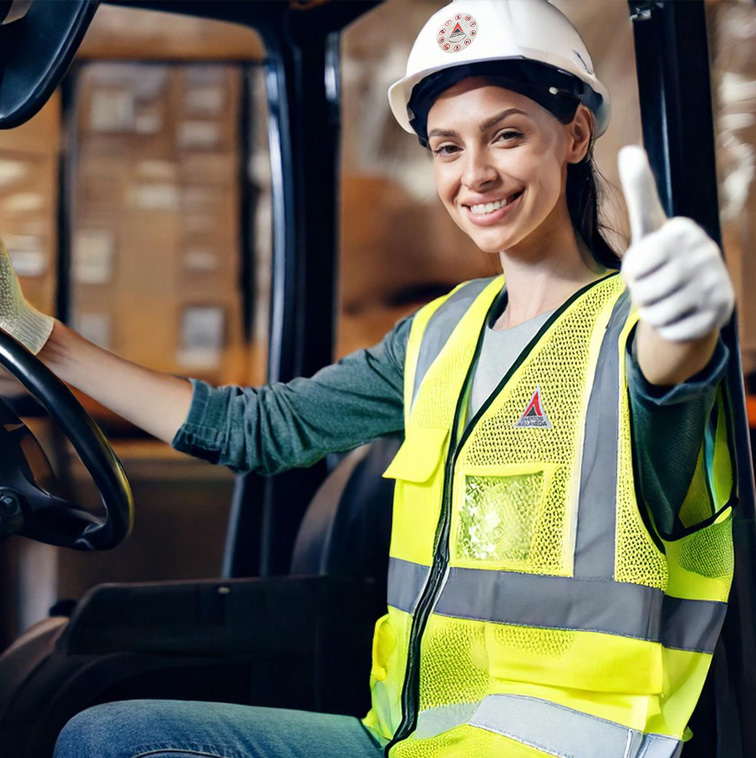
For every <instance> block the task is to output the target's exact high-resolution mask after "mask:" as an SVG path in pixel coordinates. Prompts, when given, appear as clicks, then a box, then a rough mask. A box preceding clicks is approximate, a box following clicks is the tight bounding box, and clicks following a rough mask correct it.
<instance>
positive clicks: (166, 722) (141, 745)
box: [54, 700, 383, 758]
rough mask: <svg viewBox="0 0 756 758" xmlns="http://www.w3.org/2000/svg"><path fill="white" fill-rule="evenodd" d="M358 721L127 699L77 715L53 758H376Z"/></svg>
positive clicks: (375, 748) (378, 755)
mask: <svg viewBox="0 0 756 758" xmlns="http://www.w3.org/2000/svg"><path fill="white" fill-rule="evenodd" d="M382 755H383V751H382V750H381V747H380V745H379V744H378V743H377V742H376V741H375V740H374V739H373V737H372V736H371V735H370V734H369V732H368V731H367V730H366V729H365V727H363V726H362V724H361V723H360V721H359V719H356V718H353V717H351V716H334V715H330V714H323V713H306V712H304V711H288V710H283V709H278V708H258V707H254V706H247V705H229V704H228V703H195V702H184V701H178V700H127V701H123V702H118V703H106V704H105V705H98V706H95V707H94V708H89V709H88V710H86V711H83V712H82V713H80V714H78V715H77V716H75V717H74V718H72V719H71V721H69V722H68V724H67V725H66V727H65V728H64V729H63V731H62V732H61V734H60V736H59V737H58V742H57V745H56V746H55V755H54V758H143V757H144V758H147V756H149V758H198V756H201V757H208V758H381V756H382Z"/></svg>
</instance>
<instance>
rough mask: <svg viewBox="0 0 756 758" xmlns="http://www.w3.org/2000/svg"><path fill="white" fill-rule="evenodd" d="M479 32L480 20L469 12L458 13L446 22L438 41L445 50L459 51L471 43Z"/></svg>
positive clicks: (437, 37) (439, 33)
mask: <svg viewBox="0 0 756 758" xmlns="http://www.w3.org/2000/svg"><path fill="white" fill-rule="evenodd" d="M477 34H478V22H477V21H476V20H475V19H474V18H473V17H472V16H471V15H469V14H467V13H457V14H456V15H455V16H453V17H452V18H450V19H447V20H446V21H445V22H444V25H443V26H442V27H441V30H440V31H439V32H438V35H437V36H436V42H438V46H439V47H440V48H441V49H442V50H443V51H444V52H446V53H458V52H459V51H460V50H462V48H465V47H468V46H469V45H471V44H472V42H473V40H474V39H475V36H476V35H477Z"/></svg>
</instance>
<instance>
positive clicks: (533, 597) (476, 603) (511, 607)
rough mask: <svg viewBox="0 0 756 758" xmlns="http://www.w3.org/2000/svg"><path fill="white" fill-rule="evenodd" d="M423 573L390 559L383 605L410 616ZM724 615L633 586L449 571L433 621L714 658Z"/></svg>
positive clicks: (700, 603)
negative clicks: (616, 638) (617, 641)
mask: <svg viewBox="0 0 756 758" xmlns="http://www.w3.org/2000/svg"><path fill="white" fill-rule="evenodd" d="M428 570H429V569H428V567H427V566H420V565H418V564H415V563H411V562H409V561H403V560H399V559H397V558H391V560H390V563H389V588H388V604H389V605H391V606H393V607H395V608H398V609H399V610H402V611H406V612H407V613H412V612H413V611H414V608H415V605H416V603H417V598H418V597H419V595H420V592H421V591H422V589H423V587H424V585H425V581H426V578H427V576H428ZM726 610H727V605H726V603H717V602H712V601H708V600H681V599H679V598H674V597H669V596H667V595H664V594H663V593H662V592H661V591H660V590H657V589H654V588H653V587H645V586H643V585H640V584H629V583H625V582H613V581H600V582H598V581H592V580H589V579H579V578H571V577H563V576H542V575H538V574H518V573H513V572H505V571H488V570H485V569H467V568H452V569H450V570H449V576H448V578H447V581H446V585H445V587H444V590H443V592H442V594H441V596H440V597H439V599H438V603H437V605H436V608H435V613H438V614H439V615H442V616H452V617H456V618H466V619H473V620H476V621H492V622H495V623H499V624H515V625H518V626H535V627H540V628H547V629H573V630H577V631H585V632H603V633H606V634H616V635H620V636H622V637H634V638H636V639H641V640H647V641H649V642H661V643H662V644H663V645H664V646H665V647H673V648H678V649H680V650H692V651H696V652H702V653H713V652H714V647H715V645H716V642H717V638H718V636H719V630H720V629H721V626H722V623H723V621H724V616H725V612H726Z"/></svg>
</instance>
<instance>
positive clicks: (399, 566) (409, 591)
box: [388, 558, 430, 613]
mask: <svg viewBox="0 0 756 758" xmlns="http://www.w3.org/2000/svg"><path fill="white" fill-rule="evenodd" d="M429 572H430V568H429V567H428V566H421V565H420V564H419V563H410V562H409V561H402V560H399V559H398V558H390V559H389V569H388V604H389V605H393V606H394V608H398V609H399V610H400V611H406V612H407V613H414V612H415V606H416V605H417V601H418V600H419V599H420V593H421V592H422V591H423V587H425V582H426V580H427V578H428V573H429Z"/></svg>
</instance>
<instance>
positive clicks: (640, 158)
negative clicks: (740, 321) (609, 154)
mask: <svg viewBox="0 0 756 758" xmlns="http://www.w3.org/2000/svg"><path fill="white" fill-rule="evenodd" d="M619 173H620V180H621V182H622V189H623V191H624V194H625V200H626V202H627V209H628V213H629V216H630V233H631V238H632V242H631V245H630V247H629V248H628V249H627V252H626V253H625V255H624V256H623V258H622V278H623V279H624V281H625V284H626V286H627V288H628V290H630V295H631V297H632V300H633V303H634V304H635V305H637V306H638V309H639V310H638V315H639V316H640V318H641V319H642V320H643V321H645V322H646V323H648V324H649V325H650V326H651V327H653V329H654V330H655V331H656V332H657V334H658V335H659V336H660V337H662V339H665V340H668V341H670V342H688V341H690V340H695V339H698V338H700V337H703V336H705V335H707V334H710V333H712V332H714V331H715V330H719V329H721V328H722V326H724V325H725V324H726V323H727V321H728V320H729V318H730V315H731V314H732V310H733V307H734V304H735V294H734V291H733V288H732V282H731V281H730V276H729V274H728V272H727V267H726V266H725V263H724V261H723V260H722V255H721V253H720V250H719V247H718V246H717V244H716V243H715V242H714V240H712V239H711V237H709V236H708V235H707V234H706V232H705V231H704V230H703V229H702V228H701V227H700V226H698V224H696V223H695V222H694V221H692V220H691V219H689V218H671V219H668V218H667V216H666V214H665V213H664V209H663V208H662V205H661V202H660V201H659V195H658V193H657V191H656V183H655V181H654V176H653V174H652V173H651V168H650V166H649V165H648V157H647V156H646V151H645V150H644V149H643V148H641V147H636V146H628V147H625V148H623V149H622V150H621V151H620V154H619Z"/></svg>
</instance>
